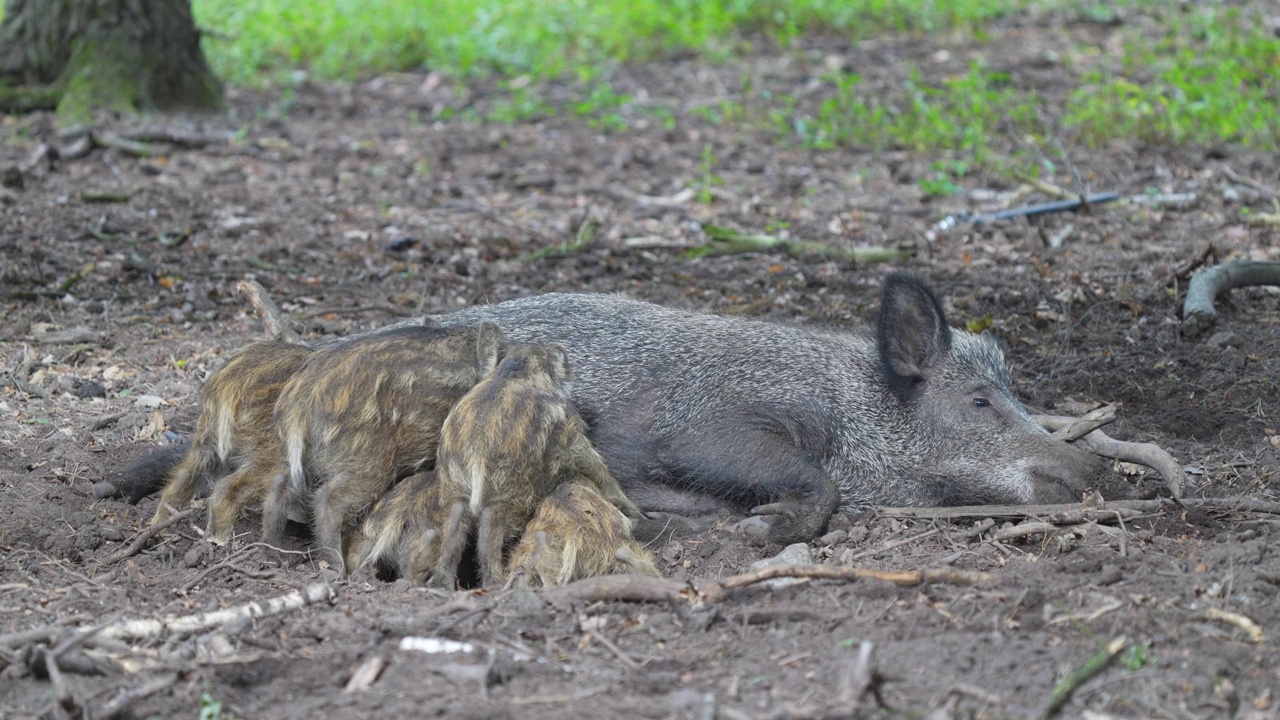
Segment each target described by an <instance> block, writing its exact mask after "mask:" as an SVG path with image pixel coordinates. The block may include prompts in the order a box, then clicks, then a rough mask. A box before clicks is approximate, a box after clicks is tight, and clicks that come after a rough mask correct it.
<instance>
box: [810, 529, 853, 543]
mask: <svg viewBox="0 0 1280 720" xmlns="http://www.w3.org/2000/svg"><path fill="white" fill-rule="evenodd" d="M848 539H849V533H847V532H845V531H844V530H833V531H832V532H829V533H827V534H826V535H823V536H822V537H820V538H818V540H817V544H818V545H824V546H827V545H839V544H840V543H842V542H844V541H845V540H848Z"/></svg>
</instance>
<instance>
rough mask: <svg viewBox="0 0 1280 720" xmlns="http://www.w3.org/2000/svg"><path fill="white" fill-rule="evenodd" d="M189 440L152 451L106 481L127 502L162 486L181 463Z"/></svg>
mask: <svg viewBox="0 0 1280 720" xmlns="http://www.w3.org/2000/svg"><path fill="white" fill-rule="evenodd" d="M190 447H191V443H190V442H189V441H187V440H183V441H181V442H176V443H174V444H172V445H167V446H165V447H163V448H160V449H159V450H152V451H150V452H148V453H147V454H145V455H143V456H142V457H141V458H139V459H138V460H137V462H135V463H133V464H132V465H130V466H129V467H127V468H125V469H124V470H120V471H118V472H115V473H113V474H111V475H109V476H108V477H107V482H109V483H111V485H112V486H113V487H115V489H116V491H117V492H119V493H120V495H121V496H122V497H123V498H124V501H125V502H127V503H129V504H130V505H136V504H137V503H138V501H139V500H141V499H142V498H144V497H146V496H148V495H150V494H151V493H153V492H155V491H157V490H159V489H160V488H162V487H164V486H165V480H166V479H167V478H168V477H169V476H170V474H172V473H173V469H174V468H176V467H177V466H178V465H179V464H181V463H182V459H183V457H184V456H185V455H186V453H187V450H188V449H189V448H190Z"/></svg>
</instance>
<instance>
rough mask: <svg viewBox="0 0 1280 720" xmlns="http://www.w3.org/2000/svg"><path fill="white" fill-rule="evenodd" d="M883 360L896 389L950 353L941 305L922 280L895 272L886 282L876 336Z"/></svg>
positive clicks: (909, 382) (949, 333)
mask: <svg viewBox="0 0 1280 720" xmlns="http://www.w3.org/2000/svg"><path fill="white" fill-rule="evenodd" d="M876 344H877V345H878V346H879V349H880V360H881V363H882V364H883V366H884V369H885V372H886V373H887V374H888V375H889V379H890V380H891V381H892V383H893V384H894V385H896V386H900V385H904V384H907V385H909V384H911V383H912V382H914V381H916V380H919V379H921V378H923V377H924V374H925V371H926V370H927V369H928V368H929V367H930V366H932V365H933V364H934V363H936V362H938V360H939V359H940V358H941V357H942V356H944V355H946V354H947V352H949V351H950V350H951V328H949V327H947V320H946V318H945V317H943V315H942V305H940V304H939V303H938V299H937V298H936V297H934V295H933V293H932V292H930V291H929V288H928V287H927V286H926V285H925V284H924V283H922V282H920V280H918V279H917V278H915V277H914V276H912V275H908V274H906V273H892V274H890V275H889V276H888V277H886V278H885V281H884V298H883V300H881V303H880V325H879V328H878V332H877V334H876Z"/></svg>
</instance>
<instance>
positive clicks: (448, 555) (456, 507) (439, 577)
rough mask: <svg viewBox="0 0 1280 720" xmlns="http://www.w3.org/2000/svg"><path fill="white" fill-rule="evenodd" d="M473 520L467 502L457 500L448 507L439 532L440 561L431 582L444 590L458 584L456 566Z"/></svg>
mask: <svg viewBox="0 0 1280 720" xmlns="http://www.w3.org/2000/svg"><path fill="white" fill-rule="evenodd" d="M474 521H475V517H474V516H472V514H471V513H470V511H468V510H467V502H466V501H465V500H459V501H457V502H455V503H453V505H451V506H450V507H449V517H448V518H446V519H445V521H444V529H443V530H442V531H441V533H440V538H441V539H440V562H439V564H438V565H437V566H436V573H435V576H434V577H432V578H431V584H432V585H434V586H436V587H442V588H444V589H446V590H453V589H454V588H456V587H457V585H458V566H459V565H461V564H462V553H464V552H465V551H466V549H467V541H468V540H470V539H471V525H472V523H473V522H474Z"/></svg>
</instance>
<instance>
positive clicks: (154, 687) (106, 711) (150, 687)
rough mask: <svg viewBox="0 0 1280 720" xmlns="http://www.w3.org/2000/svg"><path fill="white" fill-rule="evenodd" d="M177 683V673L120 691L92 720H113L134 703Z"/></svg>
mask: <svg viewBox="0 0 1280 720" xmlns="http://www.w3.org/2000/svg"><path fill="white" fill-rule="evenodd" d="M177 683H178V675H177V673H171V674H167V675H161V676H159V677H155V678H152V679H150V680H148V681H146V682H144V683H142V684H141V685H138V686H136V687H131V688H128V689H126V690H123V691H121V692H120V693H119V694H117V695H116V696H115V697H113V698H111V699H110V700H108V701H107V704H106V705H103V706H102V707H101V708H99V709H98V710H96V711H94V713H93V720H115V718H117V717H120V715H121V714H122V713H124V711H126V710H128V709H129V708H130V707H132V706H133V705H134V704H135V703H137V702H139V701H141V700H146V699H147V698H149V697H151V696H152V695H155V694H156V693H158V692H160V691H161V690H167V689H169V688H171V687H173V686H174V685H176V684H177Z"/></svg>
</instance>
